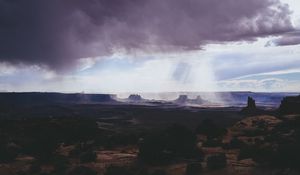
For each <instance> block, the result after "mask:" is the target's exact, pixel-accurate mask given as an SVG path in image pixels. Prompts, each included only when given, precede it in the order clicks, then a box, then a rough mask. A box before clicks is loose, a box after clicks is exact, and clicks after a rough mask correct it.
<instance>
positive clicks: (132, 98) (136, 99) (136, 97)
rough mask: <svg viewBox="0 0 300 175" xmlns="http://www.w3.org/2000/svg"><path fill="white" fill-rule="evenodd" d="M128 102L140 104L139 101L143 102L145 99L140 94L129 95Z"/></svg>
mask: <svg viewBox="0 0 300 175" xmlns="http://www.w3.org/2000/svg"><path fill="white" fill-rule="evenodd" d="M128 100H129V101H130V102H139V101H142V100H143V98H142V97H141V96H140V95H138V94H131V95H129V97H128Z"/></svg>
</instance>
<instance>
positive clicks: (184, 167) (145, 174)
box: [0, 98, 300, 175]
mask: <svg viewBox="0 0 300 175" xmlns="http://www.w3.org/2000/svg"><path fill="white" fill-rule="evenodd" d="M248 100H249V101H248V107H246V108H244V109H243V110H241V109H240V108H194V107H174V106H168V107H166V106H157V105H156V106H143V105H120V104H119V105H110V104H106V105H105V104H51V105H49V104H34V105H25V106H24V105H12V104H11V105H9V108H4V107H3V106H2V108H0V114H1V119H0V174H5V175H35V174H36V175H38V174H44V175H60V174H61V175H63V174H67V175H96V174H97V175H198V174H208V175H210V174H212V175H214V174H228V175H229V174H278V175H279V174H299V173H298V172H299V167H300V164H299V162H300V159H299V158H300V149H299V148H300V115H299V114H298V113H297V111H296V112H295V111H289V110H288V109H287V108H285V105H281V107H280V108H279V109H278V110H277V109H273V110H271V111H270V110H269V111H264V110H263V109H260V108H259V106H256V105H255V100H253V99H252V98H249V99H248ZM283 103H284V102H283ZM293 104H295V103H293ZM296 104H297V103H296ZM245 109H246V110H245ZM282 110H284V111H285V112H284V113H283V112H282ZM240 111H242V112H240Z"/></svg>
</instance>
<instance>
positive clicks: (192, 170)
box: [185, 162, 202, 175]
mask: <svg viewBox="0 0 300 175" xmlns="http://www.w3.org/2000/svg"><path fill="white" fill-rule="evenodd" d="M201 172H202V165H201V163H198V162H197V163H189V164H188V165H187V166H186V170H185V173H186V175H198V174H199V173H201Z"/></svg>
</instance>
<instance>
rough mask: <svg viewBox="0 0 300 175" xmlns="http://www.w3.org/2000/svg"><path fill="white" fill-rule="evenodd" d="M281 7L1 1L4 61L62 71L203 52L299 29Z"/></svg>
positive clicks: (270, 1)
mask: <svg viewBox="0 0 300 175" xmlns="http://www.w3.org/2000/svg"><path fill="white" fill-rule="evenodd" d="M289 13H290V12H289V9H288V6H287V5H284V4H281V3H280V2H279V1H278V0H221V1H220V0H0V61H4V62H10V63H19V62H21V63H27V64H40V65H46V66H48V67H50V68H53V69H57V70H59V69H62V68H65V67H68V66H72V65H73V64H75V62H76V60H77V59H78V58H84V57H93V56H104V55H109V54H111V53H112V52H113V50H114V49H124V50H126V51H132V50H142V51H170V50H180V49H199V48H201V46H203V45H205V44H207V43H216V42H217V43H220V42H227V41H240V40H254V39H255V38H256V37H263V36H268V35H276V34H282V33H285V32H288V31H291V30H293V27H292V25H291V22H290V18H289Z"/></svg>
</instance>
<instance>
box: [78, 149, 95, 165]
mask: <svg viewBox="0 0 300 175" xmlns="http://www.w3.org/2000/svg"><path fill="white" fill-rule="evenodd" d="M79 159H80V162H81V163H89V162H95V161H96V159H97V154H96V152H94V151H88V152H84V153H82V154H80V156H79Z"/></svg>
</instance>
